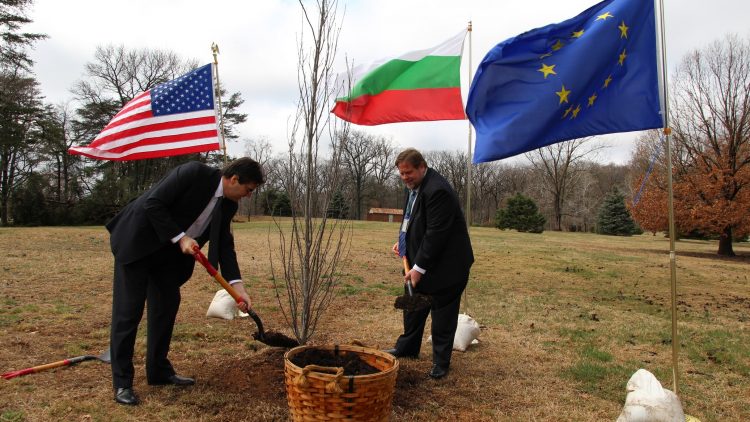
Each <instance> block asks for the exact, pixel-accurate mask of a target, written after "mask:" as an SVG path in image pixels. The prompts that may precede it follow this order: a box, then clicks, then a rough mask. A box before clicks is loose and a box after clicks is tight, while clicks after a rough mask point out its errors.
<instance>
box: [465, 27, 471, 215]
mask: <svg viewBox="0 0 750 422" xmlns="http://www.w3.org/2000/svg"><path fill="white" fill-rule="evenodd" d="M468 31H469V85H471V21H469V27H468ZM466 121H467V122H468V126H469V155H468V157H467V163H466V228H467V230H470V229H471V121H469V119H468V118H467V119H466Z"/></svg>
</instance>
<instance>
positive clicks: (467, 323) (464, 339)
mask: <svg viewBox="0 0 750 422" xmlns="http://www.w3.org/2000/svg"><path fill="white" fill-rule="evenodd" d="M481 331H482V330H481V329H480V328H479V323H478V322H476V321H475V320H474V318H472V317H470V316H468V315H466V314H458V326H457V327H456V336H455V337H453V350H458V351H459V352H465V351H466V349H468V348H469V345H470V344H479V340H478V338H479V333H480V332H481ZM427 341H428V342H432V336H430V337H428V338H427Z"/></svg>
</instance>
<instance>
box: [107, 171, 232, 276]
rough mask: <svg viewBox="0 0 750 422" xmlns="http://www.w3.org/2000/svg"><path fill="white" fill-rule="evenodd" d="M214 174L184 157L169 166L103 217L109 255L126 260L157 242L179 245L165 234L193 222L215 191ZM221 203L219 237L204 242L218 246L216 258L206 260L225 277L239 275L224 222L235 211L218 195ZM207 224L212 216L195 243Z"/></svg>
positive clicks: (158, 244)
mask: <svg viewBox="0 0 750 422" xmlns="http://www.w3.org/2000/svg"><path fill="white" fill-rule="evenodd" d="M220 180H221V171H220V170H218V169H215V168H212V167H209V166H207V165H205V164H202V163H199V162H190V163H186V164H183V165H181V166H178V167H176V168H175V169H174V170H172V171H171V172H169V174H167V176H165V177H164V178H163V179H162V180H160V181H159V182H158V183H156V184H155V185H154V186H153V187H151V189H149V190H148V191H146V192H144V193H143V194H142V195H141V196H139V197H138V198H137V199H135V200H134V201H132V202H131V203H129V204H128V205H126V206H125V208H123V209H122V211H120V212H119V213H118V214H117V215H116V216H115V217H114V218H113V219H112V220H111V221H110V222H109V223H107V225H106V227H107V230H109V232H110V245H111V247H112V253H113V254H114V256H115V259H116V260H117V261H119V262H120V263H122V264H129V263H132V262H135V261H138V260H139V259H142V258H144V257H146V256H148V255H151V254H154V253H157V252H159V251H161V250H162V249H163V248H170V247H172V248H179V246H178V245H177V244H172V242H171V239H172V238H173V237H175V236H177V235H178V234H180V233H181V232H184V231H186V230H187V229H188V227H190V225H191V224H193V222H195V220H196V219H197V218H198V216H199V215H200V214H201V212H203V210H204V209H205V208H206V205H208V202H209V201H210V200H211V198H212V197H213V195H214V193H215V192H216V188H217V187H218V186H219V181H220ZM221 207H222V208H221V210H222V212H221V227H220V230H219V241H218V244H217V245H213V244H211V245H209V247H210V248H215V247H219V254H218V256H219V262H212V264H213V265H214V266H217V264H218V267H219V268H220V269H221V273H222V275H223V276H224V277H225V278H226V279H227V280H236V279H239V278H241V277H240V270H239V265H238V264H237V255H236V253H235V251H234V237H233V236H232V233H231V231H230V224H231V221H232V217H233V216H234V214H235V213H236V212H237V203H236V202H234V201H232V200H229V199H226V198H223V199H222V200H221ZM211 224H213V222H212V223H210V224H209V225H208V227H207V228H206V230H205V231H204V232H203V234H201V235H200V236H198V238H197V239H196V241H198V244H200V245H201V246H203V244H205V243H206V242H207V241H208V240H209V239H208V237H209V233H210V232H211ZM211 243H214V242H211ZM209 255H210V254H209ZM186 257H188V256H187V255H186ZM188 258H189V259H186V263H189V264H191V265H190V273H192V264H193V263H194V261H193V258H192V257H188ZM187 277H190V274H187Z"/></svg>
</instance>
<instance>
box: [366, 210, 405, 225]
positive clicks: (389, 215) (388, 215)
mask: <svg viewBox="0 0 750 422" xmlns="http://www.w3.org/2000/svg"><path fill="white" fill-rule="evenodd" d="M403 214H404V210H400V209H396V208H370V211H369V212H368V213H367V221H387V222H389V223H400V222H401V221H403V219H404V215H403Z"/></svg>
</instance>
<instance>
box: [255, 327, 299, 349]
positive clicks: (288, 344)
mask: <svg viewBox="0 0 750 422" xmlns="http://www.w3.org/2000/svg"><path fill="white" fill-rule="evenodd" d="M253 338H254V339H255V340H258V341H259V342H261V343H265V344H267V345H269V346H272V347H284V348H286V349H291V348H292V347H297V346H299V342H298V341H297V340H295V339H293V338H290V337H287V336H285V335H284V334H281V333H279V332H276V331H266V332H265V333H263V338H262V339H261V338H260V333H258V332H257V331H256V332H254V333H253Z"/></svg>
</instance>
